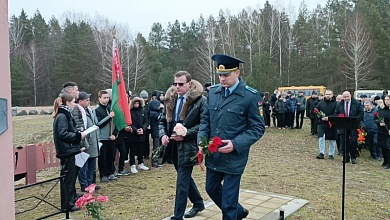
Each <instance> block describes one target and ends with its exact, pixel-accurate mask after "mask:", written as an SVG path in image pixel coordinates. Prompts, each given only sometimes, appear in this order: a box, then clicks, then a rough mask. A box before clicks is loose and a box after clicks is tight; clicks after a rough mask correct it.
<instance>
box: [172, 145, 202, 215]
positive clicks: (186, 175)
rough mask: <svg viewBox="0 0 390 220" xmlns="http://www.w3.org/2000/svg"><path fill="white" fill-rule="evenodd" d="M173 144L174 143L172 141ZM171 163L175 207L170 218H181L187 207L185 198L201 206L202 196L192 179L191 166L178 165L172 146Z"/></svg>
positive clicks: (175, 151) (175, 152) (198, 206)
mask: <svg viewBox="0 0 390 220" xmlns="http://www.w3.org/2000/svg"><path fill="white" fill-rule="evenodd" d="M174 145H176V144H175V143H174ZM173 165H174V166H175V169H176V172H177V178H176V196H175V209H174V215H173V217H172V218H171V219H172V220H173V219H175V220H179V219H180V220H182V219H183V216H184V212H185V210H186V207H187V198H189V199H190V201H191V202H192V203H193V206H194V207H197V208H200V207H203V206H204V204H203V198H202V196H201V195H200V193H199V190H198V187H197V186H196V184H195V181H194V179H192V170H193V168H194V167H193V166H178V161H177V148H176V146H174V151H173Z"/></svg>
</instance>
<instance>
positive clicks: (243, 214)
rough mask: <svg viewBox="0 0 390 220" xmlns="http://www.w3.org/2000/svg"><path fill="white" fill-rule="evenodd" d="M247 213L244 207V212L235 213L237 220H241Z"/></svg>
mask: <svg viewBox="0 0 390 220" xmlns="http://www.w3.org/2000/svg"><path fill="white" fill-rule="evenodd" d="M248 215H249V211H248V209H246V208H244V212H242V213H240V214H238V215H237V220H242V219H244V218H246V217H247V216H248Z"/></svg>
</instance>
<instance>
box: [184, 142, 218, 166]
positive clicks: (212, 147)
mask: <svg viewBox="0 0 390 220" xmlns="http://www.w3.org/2000/svg"><path fill="white" fill-rule="evenodd" d="M222 145H223V142H222V139H221V138H220V137H218V136H215V137H214V138H213V139H211V140H210V141H209V142H207V140H206V138H204V137H200V143H199V146H200V147H201V148H202V150H201V151H199V152H198V153H197V154H196V155H195V156H193V157H192V158H191V160H195V159H197V160H198V164H199V167H200V169H201V170H202V171H204V168H203V166H202V161H203V155H206V156H210V155H211V154H213V153H215V152H216V151H217V150H218V147H220V146H222Z"/></svg>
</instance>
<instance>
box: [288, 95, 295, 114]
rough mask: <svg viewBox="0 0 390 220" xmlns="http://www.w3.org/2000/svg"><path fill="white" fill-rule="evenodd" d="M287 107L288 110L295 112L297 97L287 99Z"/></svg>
mask: <svg viewBox="0 0 390 220" xmlns="http://www.w3.org/2000/svg"><path fill="white" fill-rule="evenodd" d="M286 107H287V112H292V113H294V112H295V111H296V110H297V99H296V98H293V99H292V98H289V99H287V100H286Z"/></svg>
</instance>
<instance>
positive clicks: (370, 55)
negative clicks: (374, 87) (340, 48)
mask: <svg viewBox="0 0 390 220" xmlns="http://www.w3.org/2000/svg"><path fill="white" fill-rule="evenodd" d="M344 53H345V57H346V59H347V61H346V63H345V64H344V67H345V70H344V71H343V74H344V75H345V77H346V78H347V79H349V80H352V82H353V84H354V89H355V90H358V89H361V88H363V87H364V86H365V85H366V82H367V80H368V79H369V73H370V68H371V66H372V64H373V63H374V50H373V45H372V39H371V34H370V32H369V30H368V29H367V28H366V23H365V21H364V19H363V17H362V16H361V15H360V13H359V12H355V13H354V15H353V17H352V18H351V19H350V21H349V22H348V25H347V29H346V33H345V40H344Z"/></svg>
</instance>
